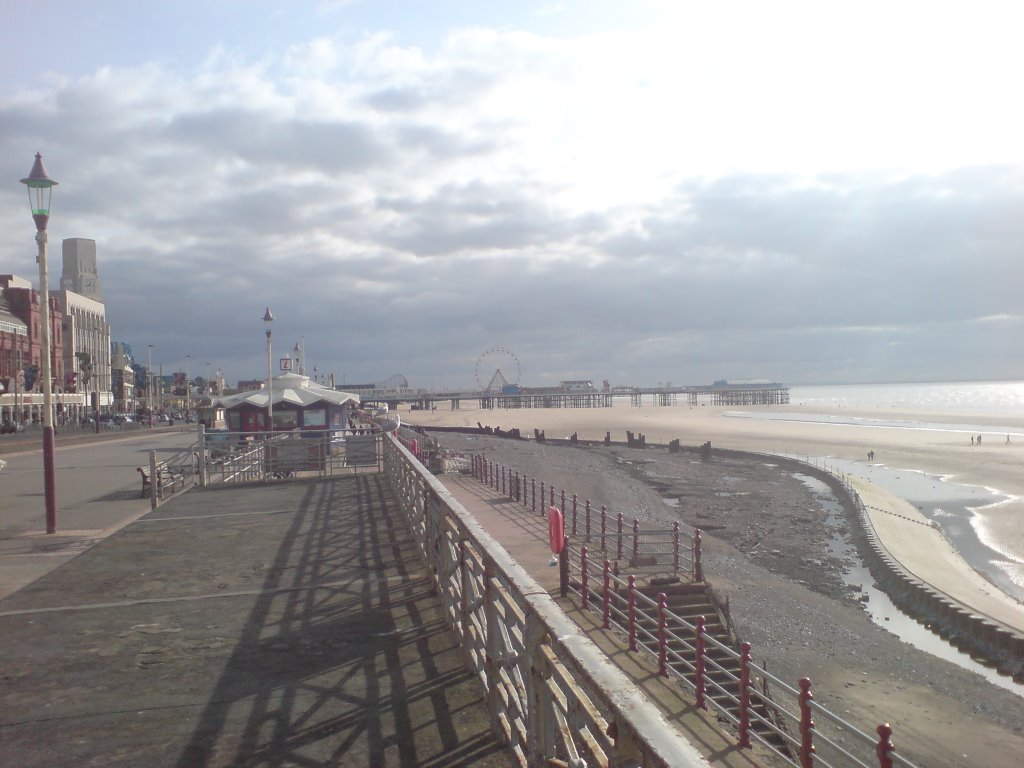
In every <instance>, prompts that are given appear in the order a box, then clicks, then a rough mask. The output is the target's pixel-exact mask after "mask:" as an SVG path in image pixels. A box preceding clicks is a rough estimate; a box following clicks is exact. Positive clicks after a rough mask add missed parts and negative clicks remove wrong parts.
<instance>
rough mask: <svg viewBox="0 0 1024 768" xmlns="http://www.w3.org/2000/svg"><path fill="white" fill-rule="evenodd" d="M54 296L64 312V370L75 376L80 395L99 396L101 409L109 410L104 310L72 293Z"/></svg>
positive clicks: (107, 331) (107, 333)
mask: <svg viewBox="0 0 1024 768" xmlns="http://www.w3.org/2000/svg"><path fill="white" fill-rule="evenodd" d="M61 282H63V280H62V281H61ZM56 297H57V301H58V302H59V303H60V307H61V309H62V310H63V312H64V339H65V344H64V369H65V370H66V371H68V372H72V371H73V372H75V373H76V374H77V383H78V391H79V392H96V393H98V396H99V405H100V407H101V408H109V407H110V405H111V404H112V402H113V395H112V386H111V373H110V324H109V323H107V317H106V307H104V306H103V302H101V301H96V300H95V299H90V298H88V297H87V296H82V295H80V294H78V293H75V292H74V291H69V290H62V291H57V292H56ZM84 355H88V363H86V358H85V357H83V356H84ZM86 379H88V381H86Z"/></svg>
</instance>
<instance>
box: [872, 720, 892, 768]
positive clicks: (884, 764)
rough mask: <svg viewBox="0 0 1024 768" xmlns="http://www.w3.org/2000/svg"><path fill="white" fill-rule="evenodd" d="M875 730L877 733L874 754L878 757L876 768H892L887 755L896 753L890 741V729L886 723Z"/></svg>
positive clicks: (890, 759) (890, 760)
mask: <svg viewBox="0 0 1024 768" xmlns="http://www.w3.org/2000/svg"><path fill="white" fill-rule="evenodd" d="M875 730H876V731H877V733H878V746H877V747H876V748H875V754H877V755H878V768H892V758H891V757H889V755H890V753H892V752H895V751H896V747H894V746H893V745H892V741H891V739H892V728H891V727H890V725H889V724H888V723H882V724H881V725H880V726H878V728H876V729H875Z"/></svg>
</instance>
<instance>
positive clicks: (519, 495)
mask: <svg viewBox="0 0 1024 768" xmlns="http://www.w3.org/2000/svg"><path fill="white" fill-rule="evenodd" d="M522 500H523V491H522V486H520V485H519V470H518V469H517V470H516V501H522Z"/></svg>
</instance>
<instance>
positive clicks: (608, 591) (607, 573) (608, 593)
mask: <svg viewBox="0 0 1024 768" xmlns="http://www.w3.org/2000/svg"><path fill="white" fill-rule="evenodd" d="M601 626H602V627H604V628H605V629H611V626H612V564H611V562H609V561H608V560H605V561H604V603H603V604H602V605H601Z"/></svg>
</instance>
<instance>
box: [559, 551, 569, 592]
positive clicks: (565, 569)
mask: <svg viewBox="0 0 1024 768" xmlns="http://www.w3.org/2000/svg"><path fill="white" fill-rule="evenodd" d="M558 587H559V592H560V593H561V595H562V597H568V596H569V537H568V536H563V537H562V551H561V552H559V553H558Z"/></svg>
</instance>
